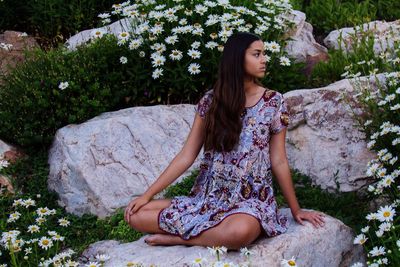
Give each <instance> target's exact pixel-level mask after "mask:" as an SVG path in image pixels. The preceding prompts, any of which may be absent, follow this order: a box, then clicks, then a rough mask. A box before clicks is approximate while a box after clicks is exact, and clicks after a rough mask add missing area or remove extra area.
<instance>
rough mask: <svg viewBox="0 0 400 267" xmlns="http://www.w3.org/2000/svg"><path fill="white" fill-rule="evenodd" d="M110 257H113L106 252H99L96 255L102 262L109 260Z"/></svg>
mask: <svg viewBox="0 0 400 267" xmlns="http://www.w3.org/2000/svg"><path fill="white" fill-rule="evenodd" d="M109 259H111V257H110V256H109V255H106V254H97V255H96V260H98V261H100V262H105V261H108V260H109Z"/></svg>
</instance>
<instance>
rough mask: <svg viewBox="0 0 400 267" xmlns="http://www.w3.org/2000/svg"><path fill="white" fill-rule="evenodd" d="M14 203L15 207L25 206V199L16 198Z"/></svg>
mask: <svg viewBox="0 0 400 267" xmlns="http://www.w3.org/2000/svg"><path fill="white" fill-rule="evenodd" d="M12 205H13V207H18V206H23V205H24V200H23V199H22V198H20V199H15V200H14V202H13V204H12Z"/></svg>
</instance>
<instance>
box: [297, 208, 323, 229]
mask: <svg viewBox="0 0 400 267" xmlns="http://www.w3.org/2000/svg"><path fill="white" fill-rule="evenodd" d="M292 215H293V218H294V219H295V220H296V221H297V222H298V223H300V224H301V225H304V222H303V219H304V220H306V221H309V222H311V223H312V224H313V225H314V227H315V228H318V227H322V226H324V225H325V221H324V219H323V217H325V214H323V213H322V212H317V211H305V210H301V209H300V210H299V211H298V212H297V213H296V214H292Z"/></svg>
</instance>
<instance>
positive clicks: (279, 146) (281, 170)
mask: <svg viewBox="0 0 400 267" xmlns="http://www.w3.org/2000/svg"><path fill="white" fill-rule="evenodd" d="M285 137H286V128H284V129H283V130H281V131H280V132H279V133H277V134H273V135H272V136H271V141H270V157H271V167H272V172H273V173H274V175H275V177H276V179H277V181H278V183H279V186H280V188H281V190H282V193H283V196H284V197H285V199H286V201H287V203H288V205H289V207H290V210H291V211H292V215H293V217H294V216H295V214H297V213H298V212H299V210H300V206H299V203H298V202H297V199H296V194H295V191H294V186H293V182H292V177H291V175H290V168H289V163H288V160H287V156H286V148H285Z"/></svg>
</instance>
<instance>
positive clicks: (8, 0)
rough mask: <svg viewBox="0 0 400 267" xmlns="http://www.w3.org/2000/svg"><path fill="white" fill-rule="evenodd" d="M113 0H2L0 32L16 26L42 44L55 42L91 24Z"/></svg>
mask: <svg viewBox="0 0 400 267" xmlns="http://www.w3.org/2000/svg"><path fill="white" fill-rule="evenodd" d="M114 2H115V1H114V0H72V1H68V2H65V1H62V0H47V1H29V0H19V1H13V0H2V1H0V14H1V16H0V32H2V31H4V30H17V31H22V32H27V33H28V34H29V35H34V36H36V37H37V40H38V41H39V43H40V44H41V45H42V46H44V47H48V46H53V47H55V46H57V45H58V44H59V43H60V42H65V41H66V39H67V38H69V37H70V36H72V35H74V34H76V33H77V32H79V31H82V30H85V29H90V28H94V27H96V26H97V24H98V18H97V15H98V14H99V13H101V12H102V11H104V10H106V9H107V8H109V7H110V6H111V4H113V3H114Z"/></svg>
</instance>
